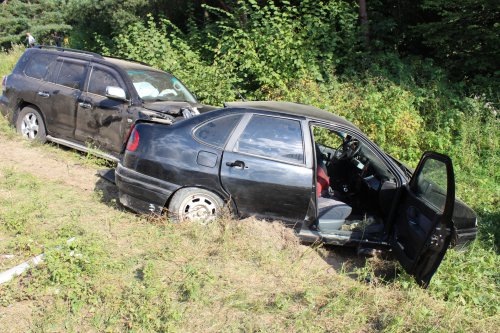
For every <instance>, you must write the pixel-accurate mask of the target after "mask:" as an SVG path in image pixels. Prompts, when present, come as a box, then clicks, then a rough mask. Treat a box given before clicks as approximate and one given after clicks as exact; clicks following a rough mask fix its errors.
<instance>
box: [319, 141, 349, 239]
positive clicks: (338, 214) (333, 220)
mask: <svg viewBox="0 0 500 333" xmlns="http://www.w3.org/2000/svg"><path fill="white" fill-rule="evenodd" d="M316 157H317V161H316V162H317V163H316V165H317V167H316V194H317V203H318V221H317V226H318V230H319V231H320V232H323V233H332V232H334V231H338V230H340V228H341V227H342V225H343V224H344V223H345V220H346V219H347V217H348V216H349V215H351V212H352V207H351V206H349V205H347V204H346V203H344V202H342V201H338V200H335V199H334V198H332V197H331V196H330V191H329V187H330V178H329V177H328V175H327V173H326V171H325V170H326V167H325V166H324V165H325V164H324V161H323V159H322V154H321V152H320V151H319V148H318V146H316Z"/></svg>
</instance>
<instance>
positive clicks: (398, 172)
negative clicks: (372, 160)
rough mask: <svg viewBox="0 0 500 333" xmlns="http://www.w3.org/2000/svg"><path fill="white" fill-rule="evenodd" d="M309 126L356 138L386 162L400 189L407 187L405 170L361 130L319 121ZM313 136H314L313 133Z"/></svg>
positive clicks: (310, 122)
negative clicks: (343, 133)
mask: <svg viewBox="0 0 500 333" xmlns="http://www.w3.org/2000/svg"><path fill="white" fill-rule="evenodd" d="M308 126H309V128H312V127H314V126H318V127H324V128H326V129H329V130H333V131H337V132H345V133H346V134H347V135H350V136H351V137H355V138H356V139H358V140H360V141H361V142H362V143H363V144H365V145H366V146H367V147H368V148H369V149H370V150H371V151H372V153H374V154H375V156H377V157H378V158H379V159H380V160H381V161H382V162H384V164H385V166H386V167H388V170H389V171H390V172H391V173H392V175H393V176H394V180H395V181H396V186H397V187H398V188H400V187H401V186H403V185H405V184H406V183H407V182H408V179H406V176H405V174H404V172H403V170H402V169H401V168H400V166H399V165H397V164H396V163H395V162H394V161H393V160H392V159H391V158H390V156H389V155H388V154H387V153H386V152H385V151H384V150H383V149H382V147H380V146H378V145H377V144H376V143H375V142H373V141H372V140H370V139H369V138H368V136H367V135H366V134H365V133H363V132H362V131H361V130H360V129H357V128H352V127H348V126H344V125H342V124H339V123H327V122H324V121H319V120H311V121H309V123H308ZM311 136H313V133H312V132H311ZM311 140H312V142H313V143H314V139H313V138H311Z"/></svg>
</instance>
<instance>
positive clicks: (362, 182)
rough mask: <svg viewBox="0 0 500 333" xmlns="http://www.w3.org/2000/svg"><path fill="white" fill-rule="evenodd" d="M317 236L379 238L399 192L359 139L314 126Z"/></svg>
mask: <svg viewBox="0 0 500 333" xmlns="http://www.w3.org/2000/svg"><path fill="white" fill-rule="evenodd" d="M313 133H314V141H315V148H316V149H315V153H316V180H317V186H316V190H317V207H318V219H317V228H318V231H320V232H322V233H324V234H342V235H347V234H349V235H351V236H352V238H357V239H374V240H377V239H380V238H381V237H382V236H383V235H384V232H385V231H386V230H387V228H386V227H385V225H384V224H385V222H386V221H387V220H388V217H389V214H390V211H391V208H392V206H393V199H394V196H395V193H396V190H397V184H396V180H395V176H394V175H393V174H392V172H391V171H390V170H389V169H388V168H387V166H386V164H385V162H384V161H383V160H382V159H381V158H380V157H378V156H377V155H376V154H375V153H374V152H373V151H372V150H371V149H370V148H369V146H368V145H366V144H365V143H363V141H362V140H360V139H358V138H356V137H354V136H352V135H349V134H348V133H342V132H338V131H334V130H330V129H327V128H323V127H318V126H314V128H313Z"/></svg>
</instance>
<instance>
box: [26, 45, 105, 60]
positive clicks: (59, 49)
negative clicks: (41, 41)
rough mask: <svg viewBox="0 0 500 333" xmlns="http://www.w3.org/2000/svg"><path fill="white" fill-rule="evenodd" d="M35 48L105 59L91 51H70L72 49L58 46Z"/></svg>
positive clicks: (38, 46) (37, 46)
mask: <svg viewBox="0 0 500 333" xmlns="http://www.w3.org/2000/svg"><path fill="white" fill-rule="evenodd" d="M35 48H37V49H52V50H57V51H61V52H74V53H82V54H86V55H89V56H93V57H96V58H99V59H103V58H104V57H103V56H102V55H100V54H99V53H95V52H90V51H82V50H77V49H70V48H66V47H58V46H52V45H36V46H35Z"/></svg>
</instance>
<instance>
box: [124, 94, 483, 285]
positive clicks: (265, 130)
mask: <svg viewBox="0 0 500 333" xmlns="http://www.w3.org/2000/svg"><path fill="white" fill-rule="evenodd" d="M226 106H227V107H226V108H224V109H219V110H215V111H211V112H207V113H204V114H202V115H200V116H197V117H195V118H191V119H186V120H183V121H180V122H177V123H174V124H172V125H169V126H166V125H163V124H157V123H150V122H143V123H141V122H139V123H137V124H136V125H135V127H134V129H133V131H132V134H131V137H130V139H129V141H128V144H127V149H126V151H125V153H124V155H123V160H122V161H121V162H120V163H119V164H118V167H117V169H116V182H117V185H118V188H119V195H120V201H121V202H122V203H123V204H124V205H125V206H128V207H130V208H131V209H133V210H135V211H137V212H144V213H148V212H153V213H162V211H163V210H164V208H167V209H168V211H169V213H171V214H173V216H174V217H176V216H179V215H180V216H181V217H182V216H185V217H188V218H191V219H193V218H195V219H196V218H197V217H201V218H207V217H210V216H212V215H213V214H214V213H216V212H217V210H218V209H220V206H221V203H222V202H226V203H229V204H230V206H231V208H232V209H233V212H234V213H235V214H236V215H237V216H240V217H244V216H256V217H260V218H265V219H273V220H274V219H275V220H281V221H284V222H286V223H288V224H290V225H292V226H294V227H295V228H296V230H297V232H298V235H299V236H300V237H301V238H302V239H304V240H306V241H311V242H313V241H316V240H321V241H323V242H325V243H329V244H337V245H347V244H367V245H369V246H371V245H373V246H380V245H381V246H392V249H393V251H394V253H395V255H396V256H397V258H398V259H399V261H400V262H401V264H402V265H403V267H404V268H405V269H406V270H407V271H408V272H409V273H410V274H413V275H414V276H415V277H416V279H417V281H418V282H419V283H420V284H422V285H426V284H428V283H429V280H430V278H431V277H432V274H433V273H434V272H435V270H436V269H437V267H438V266H439V264H440V262H441V259H442V258H443V255H444V253H445V251H446V249H447V248H448V247H449V246H450V245H453V244H454V243H457V242H458V243H462V242H464V241H466V240H471V239H474V238H475V235H476V215H475V213H474V212H473V211H472V210H471V209H470V208H469V207H467V206H466V205H465V204H464V203H462V202H461V201H459V200H455V194H454V190H455V183H454V175H453V167H452V163H451V160H450V159H449V158H448V157H447V156H445V155H441V154H437V153H426V154H424V156H423V158H422V160H421V162H420V164H419V166H418V167H417V169H416V171H415V173H414V174H413V176H412V175H411V173H410V172H409V170H408V169H407V168H406V167H404V166H403V165H401V164H398V162H397V161H395V160H394V159H392V158H391V157H390V156H388V155H387V154H385V153H384V152H383V151H382V150H381V149H380V148H379V147H377V146H376V145H375V144H374V143H373V142H371V141H370V140H369V139H368V138H367V137H366V136H365V135H364V134H363V133H362V132H361V131H360V130H359V129H358V128H357V127H355V126H354V125H353V124H351V123H350V122H348V121H346V120H345V119H343V118H341V117H338V116H335V115H333V114H331V113H328V112H325V111H322V110H319V109H317V108H314V107H312V106H306V105H299V104H294V103H280V102H237V103H227V104H226ZM337 144H338V145H337ZM324 173H326V174H327V176H326V178H325V176H321V174H324ZM321 177H323V178H321ZM320 178H321V179H320ZM322 183H323V184H322Z"/></svg>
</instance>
